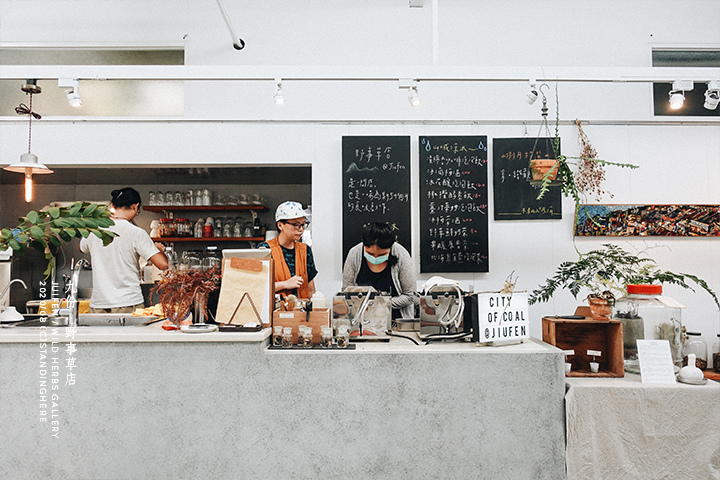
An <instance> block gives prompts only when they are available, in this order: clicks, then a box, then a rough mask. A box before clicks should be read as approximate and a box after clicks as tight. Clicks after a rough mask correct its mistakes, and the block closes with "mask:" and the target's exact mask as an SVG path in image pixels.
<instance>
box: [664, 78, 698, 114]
mask: <svg viewBox="0 0 720 480" xmlns="http://www.w3.org/2000/svg"><path fill="white" fill-rule="evenodd" d="M693 88H695V83H694V82H693V81H692V80H675V81H674V82H673V84H672V90H670V93H669V94H668V96H669V97H670V99H669V102H670V108H671V109H672V110H679V109H681V108H682V106H683V103H685V92H689V91H690V90H692V89H693Z"/></svg>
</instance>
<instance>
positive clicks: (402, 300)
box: [342, 242, 418, 318]
mask: <svg viewBox="0 0 720 480" xmlns="http://www.w3.org/2000/svg"><path fill="white" fill-rule="evenodd" d="M363 252H364V249H363V244H362V242H360V243H358V244H357V245H355V246H354V247H352V248H351V249H350V251H349V252H348V256H347V259H345V266H344V267H343V284H342V289H343V290H345V289H346V288H347V287H349V286H353V285H356V283H355V280H356V279H357V276H358V273H360V266H361V265H362V263H361V262H363V261H365V257H364V256H363ZM390 254H391V255H392V256H394V257H396V258H397V259H398V261H397V263H396V264H395V265H393V266H391V267H390V276H391V277H392V280H393V284H394V285H395V290H397V291H398V292H399V294H398V296H397V297H393V298H392V307H393V309H399V310H400V314H401V315H402V316H403V318H414V317H415V305H416V304H417V303H418V297H417V290H416V289H417V277H415V264H414V263H413V260H412V257H411V256H410V254H409V253H408V251H407V250H405V248H404V247H403V246H402V245H400V244H399V243H397V242H395V243H393V245H392V247H390Z"/></svg>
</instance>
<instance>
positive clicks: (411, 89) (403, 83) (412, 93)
mask: <svg viewBox="0 0 720 480" xmlns="http://www.w3.org/2000/svg"><path fill="white" fill-rule="evenodd" d="M398 88H407V89H408V102H410V105H412V106H413V107H417V106H418V105H420V104H421V103H422V100H420V94H419V93H418V81H417V80H414V79H411V78H401V79H399V80H398Z"/></svg>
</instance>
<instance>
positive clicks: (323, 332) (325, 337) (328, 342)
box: [320, 325, 333, 348]
mask: <svg viewBox="0 0 720 480" xmlns="http://www.w3.org/2000/svg"><path fill="white" fill-rule="evenodd" d="M332 338H333V329H332V327H329V326H327V325H323V326H322V327H320V346H321V347H322V348H331V347H332Z"/></svg>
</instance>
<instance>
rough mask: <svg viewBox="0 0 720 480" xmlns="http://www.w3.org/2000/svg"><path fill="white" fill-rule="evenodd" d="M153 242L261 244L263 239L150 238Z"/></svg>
mask: <svg viewBox="0 0 720 480" xmlns="http://www.w3.org/2000/svg"><path fill="white" fill-rule="evenodd" d="M151 238H152V241H153V242H166V243H175V242H263V241H265V237H151Z"/></svg>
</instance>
